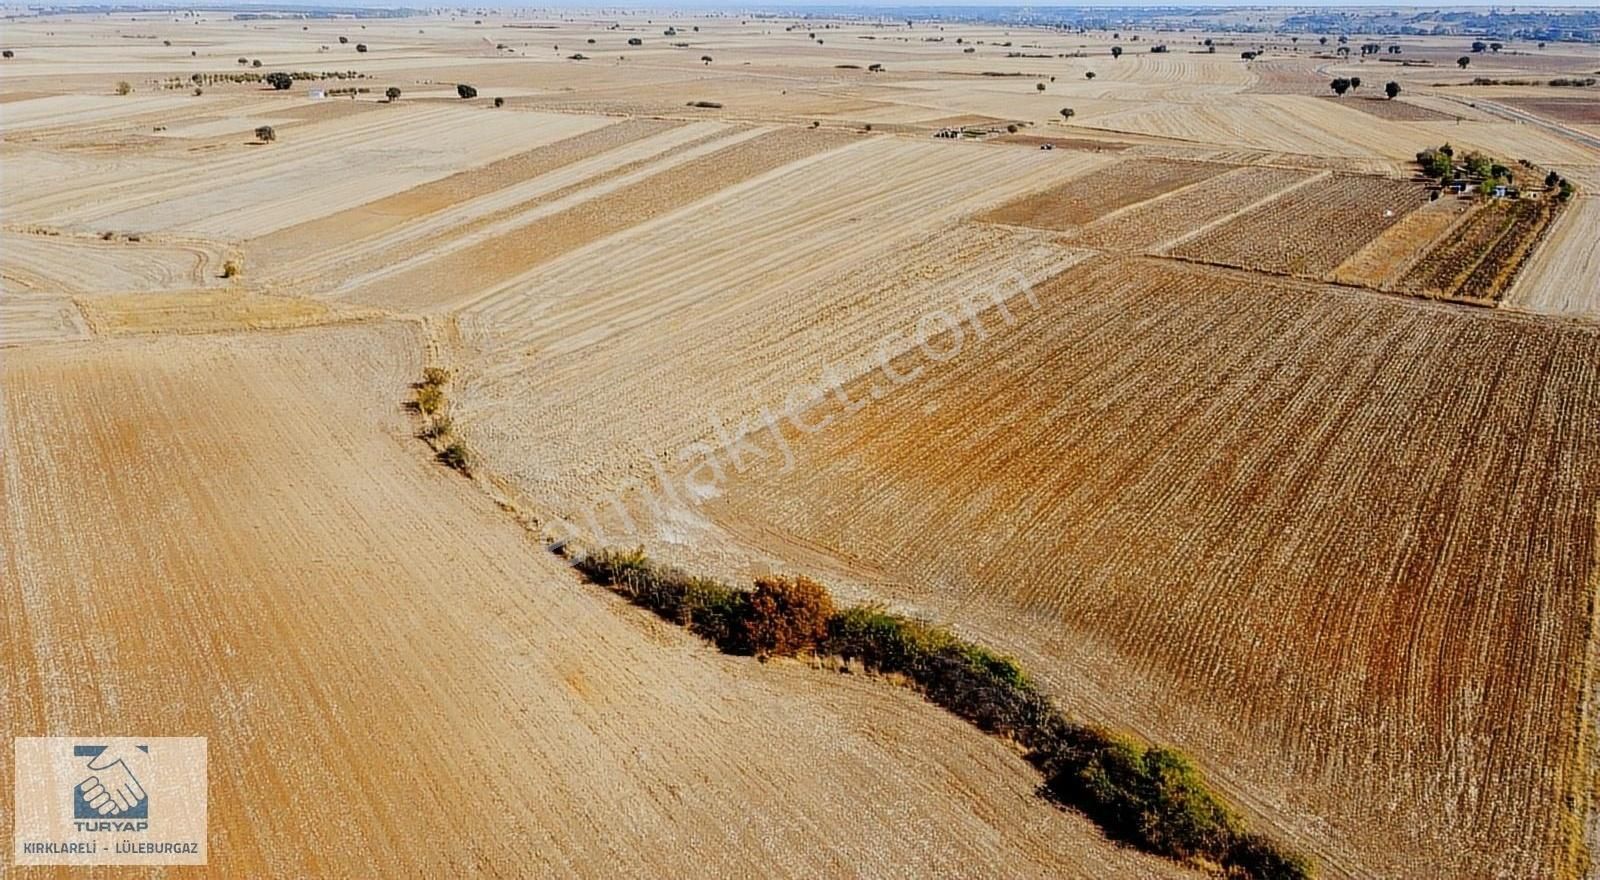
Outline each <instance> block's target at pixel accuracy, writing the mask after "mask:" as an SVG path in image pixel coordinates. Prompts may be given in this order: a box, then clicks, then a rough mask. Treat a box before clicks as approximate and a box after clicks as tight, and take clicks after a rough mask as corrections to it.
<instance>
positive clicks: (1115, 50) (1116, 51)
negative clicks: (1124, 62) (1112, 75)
mask: <svg viewBox="0 0 1600 880" xmlns="http://www.w3.org/2000/svg"><path fill="white" fill-rule="evenodd" d="M1111 57H1112V58H1121V57H1122V47H1121V46H1112V47H1111Z"/></svg>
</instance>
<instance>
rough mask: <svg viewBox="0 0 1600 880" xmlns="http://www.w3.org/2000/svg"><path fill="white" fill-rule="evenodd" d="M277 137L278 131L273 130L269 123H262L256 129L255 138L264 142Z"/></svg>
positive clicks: (269, 141) (271, 140)
mask: <svg viewBox="0 0 1600 880" xmlns="http://www.w3.org/2000/svg"><path fill="white" fill-rule="evenodd" d="M277 139H278V133H277V132H275V131H273V130H272V126H270V125H263V126H261V127H260V128H257V129H256V140H258V141H260V142H262V143H264V144H267V143H271V142H273V141H275V140H277Z"/></svg>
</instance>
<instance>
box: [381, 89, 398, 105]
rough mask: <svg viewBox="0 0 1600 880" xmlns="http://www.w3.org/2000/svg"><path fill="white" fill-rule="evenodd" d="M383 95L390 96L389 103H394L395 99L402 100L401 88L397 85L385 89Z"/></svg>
mask: <svg viewBox="0 0 1600 880" xmlns="http://www.w3.org/2000/svg"><path fill="white" fill-rule="evenodd" d="M383 96H384V97H385V98H388V99H389V103H391V104H392V103H394V102H395V101H398V100H400V89H398V88H396V87H395V86H390V87H388V88H387V89H384V90H383Z"/></svg>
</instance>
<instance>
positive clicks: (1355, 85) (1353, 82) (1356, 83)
mask: <svg viewBox="0 0 1600 880" xmlns="http://www.w3.org/2000/svg"><path fill="white" fill-rule="evenodd" d="M1350 88H1352V89H1359V88H1361V77H1359V76H1352V77H1350Z"/></svg>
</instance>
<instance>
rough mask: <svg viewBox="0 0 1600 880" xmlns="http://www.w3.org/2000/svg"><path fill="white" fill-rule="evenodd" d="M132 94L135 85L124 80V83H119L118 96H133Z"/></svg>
mask: <svg viewBox="0 0 1600 880" xmlns="http://www.w3.org/2000/svg"><path fill="white" fill-rule="evenodd" d="M132 93H133V85H132V84H131V83H129V82H128V81H127V80H123V81H121V82H119V83H117V94H119V95H127V94H132Z"/></svg>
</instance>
